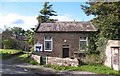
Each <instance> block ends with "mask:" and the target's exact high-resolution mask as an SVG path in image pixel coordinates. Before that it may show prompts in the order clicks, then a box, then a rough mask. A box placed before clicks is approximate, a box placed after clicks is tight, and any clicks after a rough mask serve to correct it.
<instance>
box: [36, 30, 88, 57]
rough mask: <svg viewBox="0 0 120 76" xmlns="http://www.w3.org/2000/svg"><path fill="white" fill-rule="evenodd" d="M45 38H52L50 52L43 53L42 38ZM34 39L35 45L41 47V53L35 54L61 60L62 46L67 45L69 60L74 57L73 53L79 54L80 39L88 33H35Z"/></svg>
mask: <svg viewBox="0 0 120 76" xmlns="http://www.w3.org/2000/svg"><path fill="white" fill-rule="evenodd" d="M46 36H49V37H52V40H53V41H52V42H53V46H52V51H44V37H46ZM34 37H35V38H34V41H35V44H36V43H37V42H39V43H41V44H42V45H43V46H42V48H43V51H39V52H35V54H38V55H41V56H50V57H60V58H62V57H63V47H64V45H69V58H72V57H75V54H74V53H75V52H80V49H79V48H80V46H79V45H80V42H79V40H80V37H88V33H86V32H85V33H84V32H81V33H78V32H75V33H71V32H67V33H62V32H60V33H35V36H34Z"/></svg>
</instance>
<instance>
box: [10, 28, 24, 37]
mask: <svg viewBox="0 0 120 76" xmlns="http://www.w3.org/2000/svg"><path fill="white" fill-rule="evenodd" d="M11 31H12V33H13V34H14V35H15V36H20V35H22V36H24V35H25V30H24V29H22V28H21V27H13V28H11Z"/></svg>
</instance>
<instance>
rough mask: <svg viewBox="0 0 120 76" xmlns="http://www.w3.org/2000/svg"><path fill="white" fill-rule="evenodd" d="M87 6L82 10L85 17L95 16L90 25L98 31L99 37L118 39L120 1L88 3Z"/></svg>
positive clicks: (119, 36)
mask: <svg viewBox="0 0 120 76" xmlns="http://www.w3.org/2000/svg"><path fill="white" fill-rule="evenodd" d="M87 4H88V5H89V6H83V5H82V9H83V10H84V12H85V13H86V14H87V15H94V16H96V17H95V18H94V19H93V20H92V23H93V24H94V25H96V27H97V28H98V29H99V30H100V33H99V36H103V37H105V38H107V39H117V40H118V39H120V35H119V34H118V31H119V29H120V25H119V24H120V13H119V12H120V9H119V8H120V1H119V2H93V3H91V2H88V3H87Z"/></svg>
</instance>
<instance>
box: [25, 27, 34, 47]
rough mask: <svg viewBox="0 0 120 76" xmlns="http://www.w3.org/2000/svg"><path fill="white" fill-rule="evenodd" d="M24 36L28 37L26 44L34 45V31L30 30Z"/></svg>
mask: <svg viewBox="0 0 120 76" xmlns="http://www.w3.org/2000/svg"><path fill="white" fill-rule="evenodd" d="M25 35H26V36H27V37H28V41H27V42H28V43H29V44H30V45H34V29H33V28H31V30H27V31H26V32H25Z"/></svg>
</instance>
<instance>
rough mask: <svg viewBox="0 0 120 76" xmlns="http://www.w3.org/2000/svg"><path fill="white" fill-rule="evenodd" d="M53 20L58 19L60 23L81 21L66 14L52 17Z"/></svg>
mask: <svg viewBox="0 0 120 76" xmlns="http://www.w3.org/2000/svg"><path fill="white" fill-rule="evenodd" d="M51 18H52V19H58V21H74V20H75V21H79V18H76V19H74V17H73V15H69V14H65V15H63V16H52V17H51Z"/></svg>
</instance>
